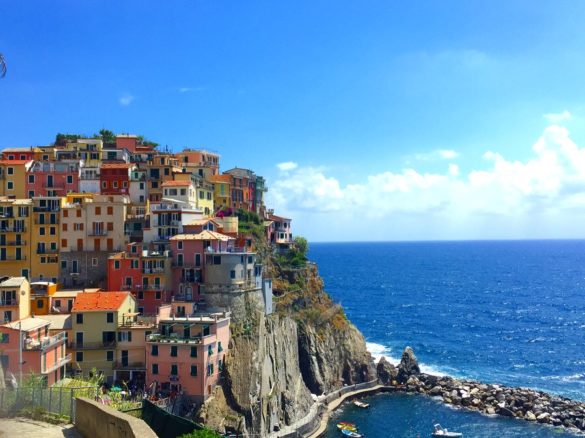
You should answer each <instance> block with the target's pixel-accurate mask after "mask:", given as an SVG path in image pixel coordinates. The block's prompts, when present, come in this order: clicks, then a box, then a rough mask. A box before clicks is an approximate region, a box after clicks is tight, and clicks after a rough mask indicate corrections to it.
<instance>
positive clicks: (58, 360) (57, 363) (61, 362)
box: [42, 353, 71, 374]
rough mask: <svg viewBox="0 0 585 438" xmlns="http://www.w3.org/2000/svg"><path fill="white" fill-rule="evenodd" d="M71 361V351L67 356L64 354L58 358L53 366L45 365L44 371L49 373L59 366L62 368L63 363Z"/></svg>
mask: <svg viewBox="0 0 585 438" xmlns="http://www.w3.org/2000/svg"><path fill="white" fill-rule="evenodd" d="M69 362H71V353H69V354H68V355H67V356H63V357H62V358H60V359H57V362H55V363H54V364H53V365H52V366H51V367H49V368H47V367H43V370H42V373H43V374H48V373H50V372H52V371H55V370H56V369H58V368H61V367H62V366H63V365H66V364H68V363H69Z"/></svg>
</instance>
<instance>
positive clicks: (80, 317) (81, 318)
mask: <svg viewBox="0 0 585 438" xmlns="http://www.w3.org/2000/svg"><path fill="white" fill-rule="evenodd" d="M76 321H77V324H83V313H78V314H77V315H76Z"/></svg>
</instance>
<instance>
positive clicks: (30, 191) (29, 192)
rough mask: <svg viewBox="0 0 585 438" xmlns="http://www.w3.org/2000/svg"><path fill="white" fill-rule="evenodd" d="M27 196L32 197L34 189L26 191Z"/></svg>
mask: <svg viewBox="0 0 585 438" xmlns="http://www.w3.org/2000/svg"><path fill="white" fill-rule="evenodd" d="M28 197H29V198H34V197H35V191H34V190H29V191H28Z"/></svg>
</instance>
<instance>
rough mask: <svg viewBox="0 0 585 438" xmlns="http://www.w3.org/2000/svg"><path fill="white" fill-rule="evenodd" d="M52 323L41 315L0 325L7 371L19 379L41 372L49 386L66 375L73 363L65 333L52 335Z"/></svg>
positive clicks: (1, 358)
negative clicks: (20, 352) (67, 349)
mask: <svg viewBox="0 0 585 438" xmlns="http://www.w3.org/2000/svg"><path fill="white" fill-rule="evenodd" d="M50 324H51V323H50V322H49V321H46V320H44V319H41V318H37V317H28V318H24V319H21V320H18V321H14V322H10V323H7V324H4V325H0V364H2V366H3V368H4V370H5V373H6V374H8V375H10V374H12V375H14V376H15V377H16V378H17V379H18V380H19V381H22V380H24V379H25V378H26V377H27V375H30V374H35V375H40V376H42V378H43V381H44V383H45V384H46V385H49V386H50V385H53V384H55V383H56V382H58V381H59V380H61V379H63V378H64V377H65V367H66V366H67V364H69V363H70V362H71V355H70V354H67V351H66V348H67V347H66V336H65V333H64V332H60V333H58V334H56V335H53V336H51V335H50V334H49V326H50ZM19 344H20V345H19ZM20 350H22V364H20V363H19V351H20Z"/></svg>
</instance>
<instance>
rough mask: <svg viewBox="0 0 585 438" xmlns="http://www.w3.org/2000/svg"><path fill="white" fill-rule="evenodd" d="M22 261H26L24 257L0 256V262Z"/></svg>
mask: <svg viewBox="0 0 585 438" xmlns="http://www.w3.org/2000/svg"><path fill="white" fill-rule="evenodd" d="M23 260H26V256H25V255H21V256H20V257H16V256H5V257H1V256H0V262H14V261H23Z"/></svg>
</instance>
